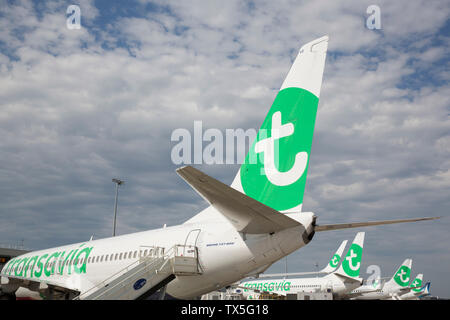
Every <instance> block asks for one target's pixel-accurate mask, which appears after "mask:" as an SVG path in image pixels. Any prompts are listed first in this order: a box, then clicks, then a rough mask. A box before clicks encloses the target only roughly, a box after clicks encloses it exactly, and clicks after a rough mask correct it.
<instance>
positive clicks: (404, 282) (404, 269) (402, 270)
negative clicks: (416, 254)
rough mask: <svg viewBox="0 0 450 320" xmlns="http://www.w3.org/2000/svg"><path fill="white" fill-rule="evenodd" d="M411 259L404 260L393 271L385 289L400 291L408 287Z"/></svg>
mask: <svg viewBox="0 0 450 320" xmlns="http://www.w3.org/2000/svg"><path fill="white" fill-rule="evenodd" d="M411 266H412V259H406V260H405V261H403V263H402V265H401V266H400V267H399V268H398V269H397V271H395V273H394V275H393V276H392V278H391V280H389V281H388V282H386V283H385V285H384V288H385V289H402V288H405V287H407V286H408V284H409V281H410V280H411Z"/></svg>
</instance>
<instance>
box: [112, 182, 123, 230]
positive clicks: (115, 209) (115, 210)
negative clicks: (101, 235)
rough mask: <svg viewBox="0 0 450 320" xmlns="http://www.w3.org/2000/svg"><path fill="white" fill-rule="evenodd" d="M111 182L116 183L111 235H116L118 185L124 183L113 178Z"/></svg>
mask: <svg viewBox="0 0 450 320" xmlns="http://www.w3.org/2000/svg"><path fill="white" fill-rule="evenodd" d="M112 182H114V183H115V184H116V200H115V201H114V224H113V237H115V236H116V219H117V197H118V194H119V186H120V185H122V184H124V183H125V181H122V180H119V179H116V178H113V179H112Z"/></svg>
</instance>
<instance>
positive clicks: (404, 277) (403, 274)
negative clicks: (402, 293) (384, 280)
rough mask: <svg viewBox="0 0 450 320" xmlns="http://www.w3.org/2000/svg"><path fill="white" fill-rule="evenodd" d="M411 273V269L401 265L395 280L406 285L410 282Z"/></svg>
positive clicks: (401, 284)
mask: <svg viewBox="0 0 450 320" xmlns="http://www.w3.org/2000/svg"><path fill="white" fill-rule="evenodd" d="M410 274H411V269H410V268H408V267H407V266H401V267H400V268H399V269H398V270H397V273H396V274H395V275H394V280H395V282H396V283H397V284H398V285H399V286H401V287H406V286H407V285H408V283H409V276H410Z"/></svg>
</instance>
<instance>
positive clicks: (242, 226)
mask: <svg viewBox="0 0 450 320" xmlns="http://www.w3.org/2000/svg"><path fill="white" fill-rule="evenodd" d="M177 174H178V175H179V176H180V177H181V178H183V179H184V180H185V181H186V182H187V183H188V184H189V185H190V186H191V187H192V188H193V189H194V190H195V191H197V193H198V194H200V195H201V196H202V197H203V198H204V199H205V200H206V201H207V202H208V203H210V204H211V205H212V206H213V207H214V208H215V209H217V210H218V211H219V212H220V213H222V214H223V215H224V216H225V217H226V218H227V219H228V220H229V221H230V222H231V224H232V225H233V226H234V227H235V228H236V230H237V231H240V232H244V233H253V234H258V233H271V232H276V231H280V230H284V229H287V228H292V227H296V226H299V225H300V223H299V222H297V221H295V220H294V219H291V218H289V217H287V216H286V215H284V214H282V213H280V212H278V211H277V210H274V209H272V208H270V207H268V206H266V205H264V204H262V203H261V202H259V201H256V200H255V199H253V198H250V197H249V196H246V195H245V194H243V193H241V192H239V191H237V190H235V189H233V188H231V187H229V186H227V185H226V184H223V183H222V182H220V181H218V180H216V179H214V178H212V177H210V176H208V175H206V174H205V173H203V172H201V171H199V170H197V169H194V168H193V167H191V166H185V167H182V168H179V169H177Z"/></svg>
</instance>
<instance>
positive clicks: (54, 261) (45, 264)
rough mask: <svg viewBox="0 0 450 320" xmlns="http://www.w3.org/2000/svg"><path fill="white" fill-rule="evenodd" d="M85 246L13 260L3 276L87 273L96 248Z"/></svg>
mask: <svg viewBox="0 0 450 320" xmlns="http://www.w3.org/2000/svg"><path fill="white" fill-rule="evenodd" d="M84 245H85V244H84V243H83V244H81V245H80V246H79V248H74V249H72V250H70V251H69V252H66V251H61V252H58V251H56V252H52V253H44V254H42V255H39V256H32V257H23V258H21V257H19V258H16V259H11V260H10V261H9V262H8V263H7V264H6V265H5V267H4V268H3V270H2V274H3V275H5V276H8V275H10V276H16V277H24V278H40V277H42V276H46V277H51V276H52V275H54V274H55V273H56V274H57V275H64V274H66V275H70V274H72V270H73V272H74V273H76V274H82V273H86V267H87V261H88V258H89V254H90V253H91V251H92V249H93V248H94V247H84ZM72 267H73V269H72Z"/></svg>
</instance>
